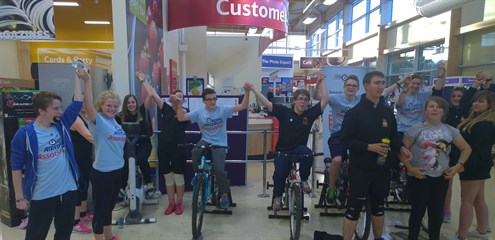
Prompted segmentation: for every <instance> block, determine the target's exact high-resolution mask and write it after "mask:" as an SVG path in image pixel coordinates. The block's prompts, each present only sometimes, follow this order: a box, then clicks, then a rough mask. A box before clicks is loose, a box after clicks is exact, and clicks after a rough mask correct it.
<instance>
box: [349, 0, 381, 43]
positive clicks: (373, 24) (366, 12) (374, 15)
mask: <svg viewBox="0 0 495 240" xmlns="http://www.w3.org/2000/svg"><path fill="white" fill-rule="evenodd" d="M351 15H352V20H351V39H356V38H359V37H361V36H363V35H364V34H366V33H369V32H376V31H378V25H380V20H381V18H380V0H356V1H354V2H353V3H352V13H351Z"/></svg>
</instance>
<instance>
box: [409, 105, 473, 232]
mask: <svg viewBox="0 0 495 240" xmlns="http://www.w3.org/2000/svg"><path fill="white" fill-rule="evenodd" d="M424 106H425V107H424V115H425V120H424V121H423V122H421V123H418V124H415V125H413V126H412V127H410V128H409V129H407V130H406V132H405V133H404V139H403V142H404V145H405V147H407V148H409V149H410V150H411V152H412V154H413V158H412V160H411V161H410V162H408V161H403V163H404V164H405V166H406V168H407V171H408V175H409V178H408V179H407V180H408V184H409V188H410V193H411V214H410V216H409V239H417V238H418V235H419V230H420V226H421V221H422V219H423V216H424V214H425V211H426V209H428V234H429V239H439V238H440V228H441V226H442V222H443V210H444V200H445V196H446V194H447V189H448V185H449V182H448V179H450V178H452V177H454V176H455V174H457V173H459V172H460V171H462V170H463V165H464V162H466V160H467V158H468V157H469V154H470V153H471V148H470V147H469V145H468V144H467V143H466V141H465V140H464V138H463V137H462V136H461V135H460V133H459V130H458V129H455V128H454V127H451V126H449V125H447V124H444V123H442V119H443V118H444V116H445V115H446V113H447V109H448V104H447V102H446V101H445V100H444V99H443V98H440V97H431V98H429V99H428V100H427V101H426V103H425V105H424ZM452 143H453V144H454V145H455V146H457V147H458V148H459V150H460V151H461V155H460V157H459V161H458V164H456V165H454V166H452V167H449V157H448V156H449V150H450V145H451V144H452Z"/></svg>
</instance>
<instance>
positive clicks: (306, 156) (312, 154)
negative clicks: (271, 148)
mask: <svg viewBox="0 0 495 240" xmlns="http://www.w3.org/2000/svg"><path fill="white" fill-rule="evenodd" d="M275 154H276V155H277V156H284V157H289V158H308V157H317V156H322V155H323V153H311V154H288V153H282V152H280V151H278V152H275Z"/></svg>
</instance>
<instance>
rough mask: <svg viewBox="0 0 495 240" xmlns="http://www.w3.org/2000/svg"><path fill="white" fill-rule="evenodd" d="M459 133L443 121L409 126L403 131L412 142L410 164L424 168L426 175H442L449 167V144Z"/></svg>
mask: <svg viewBox="0 0 495 240" xmlns="http://www.w3.org/2000/svg"><path fill="white" fill-rule="evenodd" d="M459 135H460V133H459V130H458V129H456V128H454V127H451V126H449V125H447V124H444V123H439V124H436V125H424V124H423V123H417V124H415V125H413V126H411V127H410V128H409V129H407V131H406V132H405V133H404V137H406V138H407V139H408V140H410V141H412V142H413V145H412V146H411V153H412V155H413V158H412V160H411V165H412V166H413V167H419V168H421V169H424V170H425V174H426V175H427V176H430V177H440V176H442V175H443V173H444V172H445V171H446V170H447V169H448V168H449V152H450V145H451V144H452V141H453V140H454V139H455V138H456V137H458V136H459ZM409 175H410V174H409Z"/></svg>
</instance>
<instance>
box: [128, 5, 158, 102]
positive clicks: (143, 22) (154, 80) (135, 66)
mask: <svg viewBox="0 0 495 240" xmlns="http://www.w3.org/2000/svg"><path fill="white" fill-rule="evenodd" d="M162 7H163V6H162V1H159V0H129V1H126V12H127V39H129V42H128V46H129V51H128V52H129V56H128V57H129V76H130V77H131V79H130V81H131V82H130V83H131V93H134V94H136V96H137V97H138V99H139V102H140V103H143V102H144V100H145V99H146V96H147V93H146V91H145V90H144V89H142V88H141V85H140V84H138V82H137V81H135V80H134V76H135V72H136V71H141V72H143V73H144V74H145V75H146V80H147V81H148V82H149V83H150V84H151V86H152V87H153V88H155V90H156V91H157V92H158V93H161V82H162V69H163V68H164V67H165V65H164V49H163V45H164V42H163V14H162ZM163 77H164V76H163Z"/></svg>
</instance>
